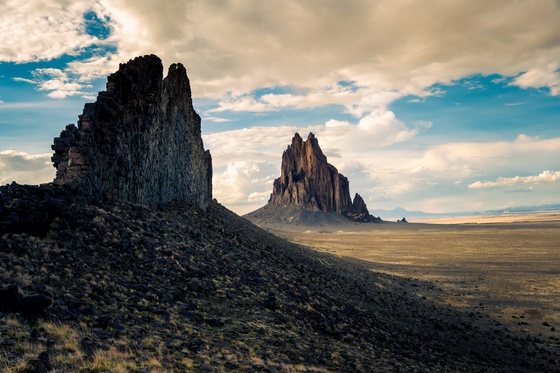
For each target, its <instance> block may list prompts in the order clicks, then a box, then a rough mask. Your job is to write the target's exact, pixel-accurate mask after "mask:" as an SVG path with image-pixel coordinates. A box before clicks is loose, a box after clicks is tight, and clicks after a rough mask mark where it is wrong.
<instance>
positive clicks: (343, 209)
mask: <svg viewBox="0 0 560 373" xmlns="http://www.w3.org/2000/svg"><path fill="white" fill-rule="evenodd" d="M263 209H264V210H266V211H264V210H262V209H259V210H257V211H255V212H254V213H250V214H248V215H247V217H248V218H249V219H256V220H260V218H264V217H265V216H266V218H265V219H268V218H269V217H272V215H277V214H289V215H294V214H298V215H302V216H298V217H293V216H290V217H285V218H282V220H285V221H287V222H294V221H297V222H302V223H305V222H309V221H313V220H318V221H320V223H327V224H328V223H336V222H337V221H338V219H337V218H336V217H331V218H329V219H325V217H324V216H321V215H320V214H319V213H336V214H340V215H343V216H346V217H347V218H350V219H352V220H356V221H364V222H365V221H373V217H372V216H370V214H369V212H368V210H367V206H366V204H365V202H364V200H363V199H362V197H360V195H359V194H356V197H355V198H354V201H352V199H351V198H350V182H349V181H348V178H347V177H345V176H344V175H342V174H340V173H339V172H338V170H337V169H336V167H334V166H333V165H331V164H330V163H328V162H327V157H326V156H325V155H324V154H323V151H322V150H321V148H320V147H319V142H318V141H317V138H316V137H315V135H314V134H313V133H310V134H309V136H308V137H307V140H305V141H304V140H303V139H302V138H301V136H300V135H299V134H298V133H296V134H295V135H294V137H293V139H292V144H291V145H289V146H288V148H287V149H286V150H285V151H284V153H283V154H282V167H281V174H280V177H279V178H278V179H276V180H274V184H273V188H272V194H271V196H270V199H269V201H268V204H267V205H266V206H265V207H264V208H263ZM310 213H313V214H310Z"/></svg>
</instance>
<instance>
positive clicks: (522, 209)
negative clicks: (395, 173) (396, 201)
mask: <svg viewBox="0 0 560 373" xmlns="http://www.w3.org/2000/svg"><path fill="white" fill-rule="evenodd" d="M557 210H558V211H560V203H551V204H545V205H530V206H515V207H508V208H504V209H496V210H484V211H462V212H444V213H436V212H424V211H414V210H410V211H409V210H406V209H404V208H402V207H397V208H394V209H393V210H384V209H375V210H370V211H369V212H370V214H371V215H373V216H377V217H380V218H381V219H383V220H388V219H402V218H403V217H406V218H409V217H415V218H421V217H443V216H472V215H503V214H537V213H545V212H550V211H557Z"/></svg>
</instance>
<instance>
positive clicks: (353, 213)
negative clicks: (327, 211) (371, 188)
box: [344, 193, 374, 222]
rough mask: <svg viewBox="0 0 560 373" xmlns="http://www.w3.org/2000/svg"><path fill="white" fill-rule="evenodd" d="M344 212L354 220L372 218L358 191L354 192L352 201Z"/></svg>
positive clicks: (370, 219)
mask: <svg viewBox="0 0 560 373" xmlns="http://www.w3.org/2000/svg"><path fill="white" fill-rule="evenodd" d="M344 214H345V215H346V216H347V217H349V218H351V219H354V220H356V221H363V222H367V221H373V220H374V217H373V216H371V215H370V214H369V211H368V209H367V206H366V203H365V201H364V199H363V198H362V196H360V195H359V194H358V193H356V195H355V196H354V200H353V201H352V205H351V206H349V207H348V209H346V210H345V211H344Z"/></svg>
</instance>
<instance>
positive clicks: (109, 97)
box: [52, 55, 212, 207]
mask: <svg viewBox="0 0 560 373" xmlns="http://www.w3.org/2000/svg"><path fill="white" fill-rule="evenodd" d="M52 149H53V150H54V155H53V157H52V161H53V164H54V167H55V168H56V169H57V173H56V178H55V180H54V184H55V185H66V186H67V187H69V188H71V189H73V190H75V191H76V192H77V193H79V194H80V195H83V196H85V197H87V198H88V199H90V200H91V201H93V202H98V201H110V200H123V201H129V202H132V203H141V204H145V205H148V206H150V207H157V206H160V205H162V204H164V203H166V202H168V201H170V200H173V199H178V200H183V201H186V202H189V203H193V204H195V205H198V206H200V207H205V206H206V204H207V203H208V202H209V201H210V200H211V199H212V159H211V156H210V152H209V151H205V150H204V147H203V143H202V138H201V131H200V117H199V116H198V114H197V113H196V111H195V110H194V108H193V105H192V99H191V89H190V84H189V79H188V77H187V74H186V70H185V68H184V67H183V65H181V64H173V65H171V66H170V67H169V72H168V75H167V77H166V78H165V79H163V66H162V63H161V60H160V59H159V58H158V57H157V56H154V55H150V56H144V57H137V58H135V59H134V60H131V61H129V62H128V63H126V64H121V65H120V67H119V70H118V71H117V72H116V73H114V74H111V75H110V76H109V77H108V78H107V90H106V91H104V92H100V93H99V95H98V97H97V101H96V102H95V103H93V104H86V105H85V107H84V111H83V114H82V115H80V116H79V121H78V126H77V127H76V126H75V125H73V124H71V125H68V126H67V127H66V129H65V130H64V131H62V133H61V134H60V137H57V138H55V139H54V145H53V146H52Z"/></svg>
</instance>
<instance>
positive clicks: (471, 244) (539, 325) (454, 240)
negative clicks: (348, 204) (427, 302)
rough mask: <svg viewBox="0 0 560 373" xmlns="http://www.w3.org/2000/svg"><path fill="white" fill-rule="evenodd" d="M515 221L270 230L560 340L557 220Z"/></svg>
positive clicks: (441, 299) (450, 302)
mask: <svg viewBox="0 0 560 373" xmlns="http://www.w3.org/2000/svg"><path fill="white" fill-rule="evenodd" d="M471 220H472V219H471ZM515 220H516V221H517V222H513V223H512V222H511V219H509V222H502V223H496V222H495V219H493V220H492V221H493V223H492V224H455V225H444V224H401V223H385V224H378V225H356V224H354V225H348V226H345V227H328V226H324V227H317V228H311V229H310V228H308V227H307V228H306V227H295V228H293V229H292V228H291V230H290V231H288V230H287V229H286V227H285V226H284V227H281V226H275V227H272V229H271V227H269V229H270V230H271V231H273V232H274V233H275V234H278V235H280V236H283V237H285V238H287V239H289V240H291V241H294V242H297V243H300V244H304V245H307V246H311V247H313V248H315V249H317V250H320V251H327V252H331V253H334V254H337V255H341V256H346V257H352V258H356V259H360V260H363V261H367V262H368V263H369V264H368V265H370V266H371V268H372V269H373V270H375V271H379V272H384V273H388V274H393V275H398V276H402V277H414V278H419V279H421V280H426V281H430V282H433V283H434V284H435V285H436V286H437V287H438V288H440V289H442V290H443V292H442V293H441V296H440V297H439V298H437V299H433V300H434V301H436V302H439V303H442V304H448V305H451V306H455V307H462V308H465V309H469V310H472V311H474V312H482V313H488V314H490V315H491V316H492V317H493V318H495V319H497V320H498V321H500V322H501V323H503V324H506V325H508V327H510V329H511V330H520V331H526V332H529V333H532V334H543V335H545V336H551V337H558V336H559V330H560V308H559V306H558V305H560V293H559V292H558V289H560V276H559V274H560V270H559V268H560V252H559V251H558V250H559V248H560V247H559V242H560V220H557V219H553V218H552V217H550V216H547V217H546V219H543V218H539V217H538V216H537V217H525V218H520V217H516V219H515ZM515 220H514V221H515ZM479 221H486V220H479ZM544 323H547V324H550V326H546V325H543V324H544ZM551 327H555V329H557V331H552V330H551Z"/></svg>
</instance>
